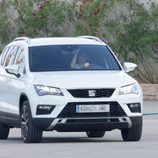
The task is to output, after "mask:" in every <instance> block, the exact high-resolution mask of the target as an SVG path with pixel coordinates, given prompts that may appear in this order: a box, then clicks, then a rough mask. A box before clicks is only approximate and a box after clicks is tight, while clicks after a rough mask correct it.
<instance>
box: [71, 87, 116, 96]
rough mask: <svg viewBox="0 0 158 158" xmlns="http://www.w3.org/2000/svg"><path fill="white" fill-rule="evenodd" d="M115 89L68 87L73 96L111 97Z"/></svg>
mask: <svg viewBox="0 0 158 158" xmlns="http://www.w3.org/2000/svg"><path fill="white" fill-rule="evenodd" d="M114 91H115V89H113V88H107V89H69V90H68V92H69V93H70V94H71V95H72V96H73V97H75V98H102V97H111V96H112V94H113V93H114Z"/></svg>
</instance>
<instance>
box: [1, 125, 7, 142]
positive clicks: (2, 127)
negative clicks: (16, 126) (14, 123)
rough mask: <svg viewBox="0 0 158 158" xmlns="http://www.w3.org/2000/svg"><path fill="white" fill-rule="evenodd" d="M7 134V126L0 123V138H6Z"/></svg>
mask: <svg viewBox="0 0 158 158" xmlns="http://www.w3.org/2000/svg"><path fill="white" fill-rule="evenodd" d="M8 135H9V127H8V126H7V125H5V124H3V123H0V139H7V138H8Z"/></svg>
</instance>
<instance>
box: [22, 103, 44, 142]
mask: <svg viewBox="0 0 158 158" xmlns="http://www.w3.org/2000/svg"><path fill="white" fill-rule="evenodd" d="M20 118H21V135H22V138H23V141H24V142H25V143H39V142H40V141H41V140H42V134H43V131H42V130H40V129H39V128H37V127H36V126H35V125H34V123H33V120H32V116H31V110H30V105H29V102H28V101H24V102H23V104H22V107H21V112H20Z"/></svg>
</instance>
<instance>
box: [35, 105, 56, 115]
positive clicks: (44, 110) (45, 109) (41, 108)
mask: <svg viewBox="0 0 158 158" xmlns="http://www.w3.org/2000/svg"><path fill="white" fill-rule="evenodd" d="M54 108H55V105H38V106H37V111H36V115H47V114H50V113H51V112H52V111H53V109H54Z"/></svg>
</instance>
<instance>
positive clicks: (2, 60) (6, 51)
mask: <svg viewBox="0 0 158 158" xmlns="http://www.w3.org/2000/svg"><path fill="white" fill-rule="evenodd" d="M8 50H9V47H7V48H5V49H4V50H3V52H2V54H1V59H0V60H1V61H0V64H1V66H4V61H5V58H6V56H7V53H8Z"/></svg>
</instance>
